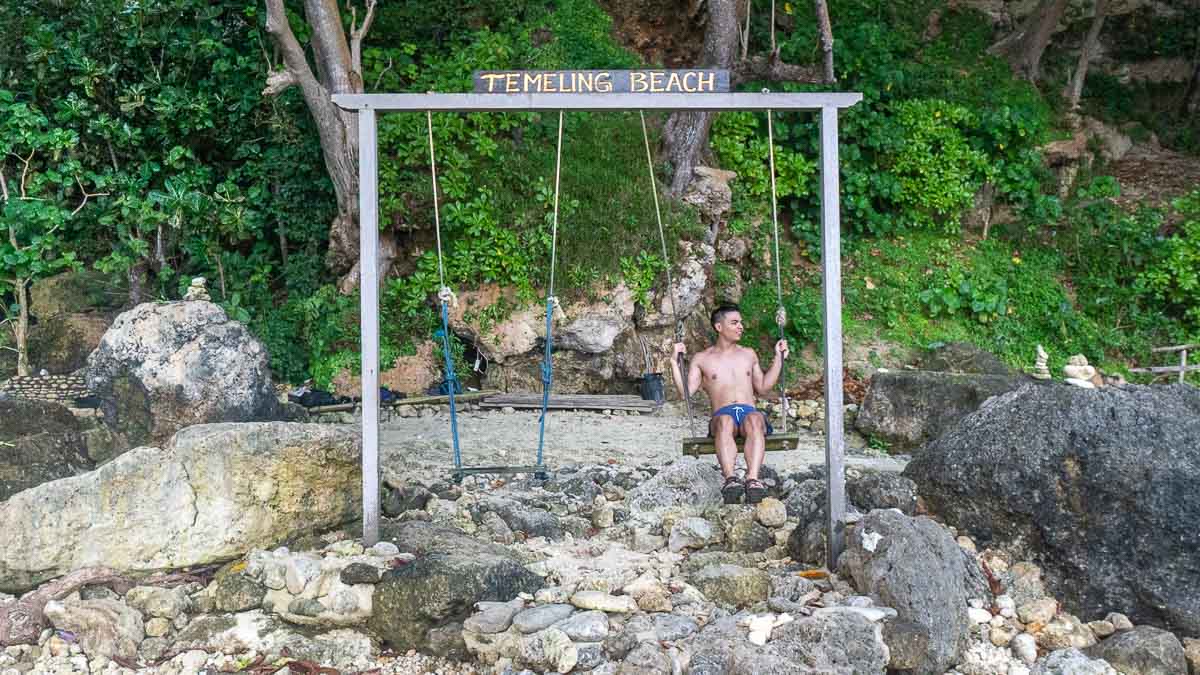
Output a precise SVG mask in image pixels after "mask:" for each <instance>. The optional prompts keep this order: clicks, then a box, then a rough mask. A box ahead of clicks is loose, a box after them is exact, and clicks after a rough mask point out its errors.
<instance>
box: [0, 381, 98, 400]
mask: <svg viewBox="0 0 1200 675" xmlns="http://www.w3.org/2000/svg"><path fill="white" fill-rule="evenodd" d="M0 391H2V392H4V393H6V394H8V395H9V396H13V397H16V398H24V399H31V400H36V401H52V402H55V403H69V402H71V401H73V400H75V399H78V398H84V397H86V396H87V395H88V394H89V392H88V388H87V382H86V381H85V380H84V378H83V376H82V375H24V376H22V375H18V376H16V377H14V378H12V379H10V380H8V381H6V382H4V383H3V384H0Z"/></svg>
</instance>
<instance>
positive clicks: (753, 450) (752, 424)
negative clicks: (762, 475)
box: [742, 413, 767, 480]
mask: <svg viewBox="0 0 1200 675" xmlns="http://www.w3.org/2000/svg"><path fill="white" fill-rule="evenodd" d="M742 434H743V435H744V436H745V437H746V479H747V480H749V479H751V478H755V479H756V478H758V470H759V469H760V468H762V465H763V459H764V458H765V457H766V454H767V427H766V423H765V422H764V420H763V416H762V414H761V413H758V414H751V415H747V416H746V419H745V421H744V422H742Z"/></svg>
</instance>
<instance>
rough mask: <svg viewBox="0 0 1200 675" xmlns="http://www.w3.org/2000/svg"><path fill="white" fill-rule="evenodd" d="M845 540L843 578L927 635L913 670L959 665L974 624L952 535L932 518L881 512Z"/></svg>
mask: <svg viewBox="0 0 1200 675" xmlns="http://www.w3.org/2000/svg"><path fill="white" fill-rule="evenodd" d="M846 540H847V541H846V550H845V552H844V553H843V554H842V556H841V558H840V559H839V560H838V569H839V572H840V573H841V574H842V576H843V577H845V578H849V579H851V580H852V582H853V584H854V586H855V588H857V589H858V590H859V592H861V593H863V594H864V595H870V596H871V599H873V600H874V601H875V602H876V604H878V605H881V606H884V607H892V608H894V609H895V610H896V611H897V612H898V613H899V617H898V618H899V620H901V621H907V622H911V623H914V624H916V625H918V626H921V627H922V628H923V629H924V631H925V634H926V635H928V637H929V640H928V643H927V645H926V649H925V653H924V655H923V658H922V659H921V661H920V662H919V663H918V664H917V665H915V666H913V667H912V670H913V672H914V673H916V674H917V675H922V674H928V675H934V674H937V675H940V674H941V673H944V672H945V671H946V670H948V669H950V667H952V666H953V665H954V664H956V663H958V659H959V655H960V654H961V653H962V650H963V648H964V647H965V645H966V642H967V638H968V636H969V633H970V627H971V623H970V619H969V618H968V617H967V600H968V597H967V592H966V574H965V566H964V564H963V553H962V549H961V548H960V547H959V546H958V544H957V543H955V541H954V538H953V537H951V536H950V533H949V532H948V531H947V530H946V529H945V528H943V527H942V526H940V525H938V524H937V523H935V522H933V521H932V520H930V519H929V518H910V517H908V516H905V515H904V514H902V513H899V512H897V511H892V510H877V511H872V512H871V513H869V514H867V516H866V517H865V518H864V519H863V520H862V522H860V523H859V524H858V526H857V527H855V528H853V529H852V530H850V531H849V534H848V536H847V538H846Z"/></svg>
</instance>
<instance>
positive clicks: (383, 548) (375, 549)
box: [367, 541, 400, 558]
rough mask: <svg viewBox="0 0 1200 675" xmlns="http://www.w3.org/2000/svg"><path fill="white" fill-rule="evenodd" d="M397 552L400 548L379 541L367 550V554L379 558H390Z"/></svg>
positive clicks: (387, 542) (390, 543)
mask: <svg viewBox="0 0 1200 675" xmlns="http://www.w3.org/2000/svg"><path fill="white" fill-rule="evenodd" d="M399 552H400V548H399V547H398V546H396V545H395V544H393V543H392V542H390V541H381V542H379V543H377V544H375V545H374V546H372V547H371V548H369V549H367V553H369V554H371V555H374V556H379V557H381V558H390V557H391V556H394V555H396V554H397V553H399Z"/></svg>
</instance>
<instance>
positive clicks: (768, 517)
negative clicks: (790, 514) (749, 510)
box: [754, 497, 787, 527]
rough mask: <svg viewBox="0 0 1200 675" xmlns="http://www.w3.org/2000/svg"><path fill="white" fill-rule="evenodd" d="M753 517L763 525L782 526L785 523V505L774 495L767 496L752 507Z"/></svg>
mask: <svg viewBox="0 0 1200 675" xmlns="http://www.w3.org/2000/svg"><path fill="white" fill-rule="evenodd" d="M754 517H755V518H757V519H758V522H760V523H762V524H763V526H765V527H782V526H783V525H784V524H785V523H787V507H786V506H784V504H783V502H781V501H779V500H778V499H775V498H774V497H767V498H766V499H764V500H762V501H761V502H759V503H758V506H756V507H755V508H754Z"/></svg>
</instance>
